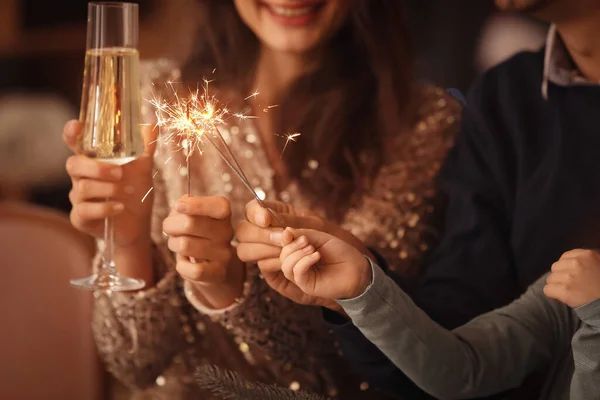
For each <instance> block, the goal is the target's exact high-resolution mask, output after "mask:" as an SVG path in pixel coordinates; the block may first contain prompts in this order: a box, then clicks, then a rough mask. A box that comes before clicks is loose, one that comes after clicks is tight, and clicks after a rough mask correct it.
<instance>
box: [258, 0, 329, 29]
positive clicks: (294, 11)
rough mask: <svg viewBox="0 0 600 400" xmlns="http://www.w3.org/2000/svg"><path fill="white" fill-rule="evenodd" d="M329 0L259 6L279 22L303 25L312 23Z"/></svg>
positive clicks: (270, 3) (273, 3)
mask: <svg viewBox="0 0 600 400" xmlns="http://www.w3.org/2000/svg"><path fill="white" fill-rule="evenodd" d="M327 1H328V0H317V1H315V0H312V1H293V2H281V1H279V2H266V1H262V2H260V3H259V4H260V5H261V6H263V7H265V8H266V9H267V10H268V11H269V13H270V14H271V15H273V16H274V17H276V19H277V20H278V21H279V22H282V23H287V24H293V25H302V24H306V23H309V22H311V20H312V19H313V18H314V17H316V16H317V15H318V13H319V11H321V10H322V9H323V7H324V6H325V4H326V3H327Z"/></svg>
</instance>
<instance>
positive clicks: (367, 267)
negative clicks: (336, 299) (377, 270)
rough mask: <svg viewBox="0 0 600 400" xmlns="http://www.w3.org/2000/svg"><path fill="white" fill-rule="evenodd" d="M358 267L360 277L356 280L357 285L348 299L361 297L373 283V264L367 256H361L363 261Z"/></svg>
mask: <svg viewBox="0 0 600 400" xmlns="http://www.w3.org/2000/svg"><path fill="white" fill-rule="evenodd" d="M357 265H358V276H357V280H356V285H355V286H354V288H353V290H352V291H351V292H350V293H349V296H348V297H346V299H353V298H355V297H359V296H360V295H362V294H363V293H364V292H366V290H367V288H368V287H369V285H371V283H372V282H373V268H372V267H371V262H370V261H369V259H368V258H367V257H366V256H361V261H360V262H359V263H358V264H357Z"/></svg>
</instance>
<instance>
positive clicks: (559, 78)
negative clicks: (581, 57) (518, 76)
mask: <svg viewBox="0 0 600 400" xmlns="http://www.w3.org/2000/svg"><path fill="white" fill-rule="evenodd" d="M549 82H552V83H553V84H555V85H558V86H574V85H598V82H592V81H590V80H588V79H586V78H585V77H584V76H583V75H581V72H580V71H579V69H578V68H577V66H576V65H575V64H574V63H573V60H571V57H570V56H569V52H568V51H567V48H566V47H565V44H564V42H563V41H562V39H561V37H560V35H559V34H558V31H557V30H556V25H554V24H552V25H551V26H550V29H549V30H548V36H547V37H546V50H545V54H544V76H543V80H542V96H543V97H544V99H548V83H549Z"/></svg>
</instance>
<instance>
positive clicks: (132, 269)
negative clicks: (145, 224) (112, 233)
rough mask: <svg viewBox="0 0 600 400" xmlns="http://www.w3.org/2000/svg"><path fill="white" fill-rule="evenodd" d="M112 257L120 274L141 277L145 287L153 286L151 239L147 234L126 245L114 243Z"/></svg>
mask: <svg viewBox="0 0 600 400" xmlns="http://www.w3.org/2000/svg"><path fill="white" fill-rule="evenodd" d="M113 257H114V260H115V265H116V267H117V270H118V271H119V273H120V274H122V275H125V276H129V277H132V278H136V279H142V280H143V281H144V282H145V283H146V287H150V286H154V283H155V279H154V278H155V277H154V267H153V265H152V240H151V239H150V236H149V235H148V236H147V237H141V238H138V239H136V240H135V241H133V242H131V243H129V244H127V245H117V244H115V246H114V248H113Z"/></svg>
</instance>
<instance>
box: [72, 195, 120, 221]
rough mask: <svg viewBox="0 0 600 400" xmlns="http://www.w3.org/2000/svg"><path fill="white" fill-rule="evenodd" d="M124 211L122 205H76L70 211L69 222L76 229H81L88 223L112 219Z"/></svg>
mask: <svg viewBox="0 0 600 400" xmlns="http://www.w3.org/2000/svg"><path fill="white" fill-rule="evenodd" d="M124 209H125V206H124V205H123V203H119V202H116V201H105V202H102V203H92V202H85V203H80V204H77V205H76V206H75V207H73V209H72V210H71V222H72V223H73V225H74V226H76V227H81V226H83V225H85V224H86V223H88V222H90V221H97V220H102V219H104V218H108V217H114V216H116V215H118V214H119V213H121V212H122V211H123V210H124Z"/></svg>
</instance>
